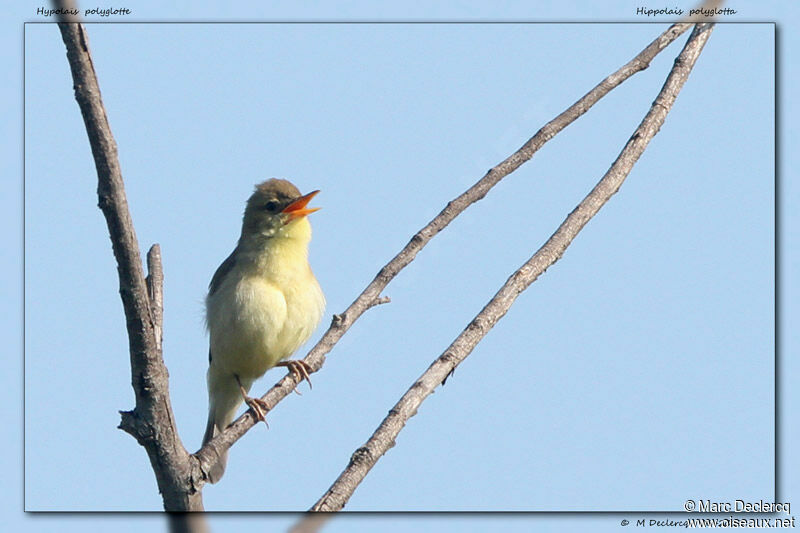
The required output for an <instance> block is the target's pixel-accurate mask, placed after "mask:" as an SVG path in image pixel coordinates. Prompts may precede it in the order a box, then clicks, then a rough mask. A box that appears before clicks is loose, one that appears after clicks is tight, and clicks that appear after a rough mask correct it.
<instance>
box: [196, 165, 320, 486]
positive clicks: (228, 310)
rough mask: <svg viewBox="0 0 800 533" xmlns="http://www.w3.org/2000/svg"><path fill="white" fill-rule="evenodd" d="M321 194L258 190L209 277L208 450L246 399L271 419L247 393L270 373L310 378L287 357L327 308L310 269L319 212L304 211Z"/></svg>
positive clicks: (271, 183) (272, 187)
mask: <svg viewBox="0 0 800 533" xmlns="http://www.w3.org/2000/svg"><path fill="white" fill-rule="evenodd" d="M318 192H319V191H313V192H310V193H308V194H305V195H302V194H300V191H299V190H298V189H297V187H295V186H294V185H292V183H291V182H289V181H287V180H282V179H270V180H267V181H265V182H263V183H261V184H259V185H257V186H256V189H255V192H253V194H252V196H250V198H249V199H248V200H247V206H246V208H245V211H244V220H243V221H242V233H241V236H240V237H239V242H238V244H237V245H236V248H235V249H234V250H233V253H231V255H229V256H228V258H227V259H225V261H223V263H222V264H221V265H220V266H219V268H218V269H217V271H216V272H215V273H214V276H213V277H212V278H211V283H210V284H209V287H208V296H207V297H206V324H207V327H208V331H209V337H210V346H209V353H208V361H209V367H208V404H209V405H208V425H207V426H206V432H205V436H204V437H203V445H205V444H206V443H207V442H208V441H209V440H211V439H212V438H213V437H214V436H215V435H217V434H218V433H219V432H221V431H222V430H224V429H225V428H226V427H227V426H228V425H229V424H230V423H231V422H232V421H233V419H234V417H235V415H236V410H237V409H238V407H239V405H241V403H242V401H244V402H245V403H246V404H247V405H248V406H249V407H250V408H251V409H252V410H253V412H254V413H255V415H256V417H257V418H259V420H264V422H266V419H265V412H266V410H267V408H266V406H265V405H264V404H263V402H262V401H261V399H260V398H251V397H250V396H248V393H249V391H250V387H251V386H252V385H253V382H254V381H255V380H256V379H258V378H260V377H261V376H263V375H264V373H265V372H266V371H267V370H269V369H270V368H272V367H274V366H286V367H288V368H289V370H290V371H291V372H292V373H293V374H294V375H295V376H296V377H298V378H300V380H302V379H303V378H305V379H306V380H308V371H309V370H310V369H309V368H308V367H307V365H306V363H305V362H303V361H294V360H291V361H285V359H287V358H288V357H289V356H291V355H292V354H293V353H294V352H295V351H296V350H297V349H298V348H299V347H300V346H301V345H302V344H303V343H305V342H306V341H307V340H308V338H309V337H310V336H311V334H312V333H313V332H314V330H315V329H316V327H317V325H318V324H319V321H320V319H321V318H322V313H323V311H324V309H325V296H324V295H323V293H322V289H321V288H320V286H319V283H317V279H316V278H315V277H314V273H313V272H312V271H311V267H310V266H309V264H308V244H309V242H310V241H311V224H310V223H309V221H308V215H309V214H311V213H313V212H314V211H317V210H318V209H319V208H307V207H306V206H307V205H308V203H309V201H310V200H311V199H312V198H313V197H314V196H315V195H316V194H317V193H318ZM310 384H311V382H310V380H309V386H310ZM226 462H227V453H226V454H225V455H223V456H221V457H220V458H219V461H218V462H217V463H216V465H215V466H214V467H213V468H212V469H211V472H209V480H210V481H211V482H212V483H216V482H217V481H218V480H219V479H220V478H221V477H222V474H223V473H224V471H225V465H226Z"/></svg>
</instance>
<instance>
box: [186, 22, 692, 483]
mask: <svg viewBox="0 0 800 533" xmlns="http://www.w3.org/2000/svg"><path fill="white" fill-rule="evenodd" d="M690 27H691V24H690V23H686V22H682V23H677V24H673V25H672V26H670V27H669V28H668V29H667V30H666V31H664V32H663V33H662V34H661V35H659V36H658V37H657V38H656V39H655V40H654V41H653V42H651V43H650V44H649V45H647V47H645V48H644V50H642V51H641V52H639V54H637V55H636V56H635V57H634V58H633V59H631V60H630V61H629V62H628V63H626V64H625V65H623V66H622V67H621V68H620V69H618V70H617V71H616V72H614V73H613V74H611V75H609V76H608V77H607V78H605V79H604V80H603V81H601V82H600V83H599V84H598V85H597V86H596V87H594V88H593V89H592V90H591V91H589V92H588V93H586V94H585V95H584V96H583V97H582V98H580V99H579V100H578V101H577V102H575V103H574V104H572V105H571V106H570V107H569V108H567V109H566V110H565V111H564V112H562V113H561V114H560V115H558V116H557V117H556V118H554V119H553V120H551V121H550V122H548V123H547V124H545V125H544V126H543V127H542V128H541V129H540V130H539V131H538V132H537V133H536V134H535V135H534V136H533V137H531V138H530V139H529V140H528V141H527V142H526V143H525V144H524V145H522V147H521V148H520V149H519V150H517V151H516V152H515V153H513V154H512V155H511V156H509V157H508V158H506V159H505V160H504V161H502V162H501V163H500V164H498V165H497V166H495V167H494V168H492V169H490V170H489V171H488V172H487V173H486V174H485V175H484V176H483V177H482V178H481V179H480V180H479V181H478V182H477V183H475V184H474V185H473V186H472V187H470V188H469V189H468V190H467V191H466V192H464V193H463V194H461V195H460V196H458V197H457V198H455V199H454V200H452V201H451V202H449V203H448V204H447V206H445V208H444V209H443V210H442V211H441V212H440V213H439V214H438V215H436V217H435V218H434V219H433V220H431V221H430V222H429V223H428V225H426V226H425V227H424V228H422V229H421V230H419V231H418V232H417V233H416V234H415V235H414V236H413V237H412V238H411V240H410V241H409V242H408V244H406V246H405V247H404V248H403V249H402V250H401V251H400V252H399V253H398V254H397V255H396V256H395V257H394V258H393V259H392V260H391V261H389V262H388V263H387V264H386V265H385V266H384V267H383V268H382V269H381V270H380V272H378V275H377V276H376V277H375V279H373V280H372V282H371V283H370V284H369V285H368V286H367V288H366V289H364V291H363V292H362V293H361V294H360V295H359V296H358V297H357V298H356V299H355V301H354V302H353V303H352V304H350V307H348V308H347V309H346V310H345V311H344V312H343V313H341V314H339V315H334V317H333V322H332V324H331V326H330V328H329V329H328V331H326V332H325V334H324V335H323V336H322V338H321V339H320V340H319V342H318V343H317V344H316V345H315V346H314V347H313V348H312V349H311V351H310V352H309V354H308V355H307V356H306V358H305V361H306V362H307V363H308V364H309V365H310V366H311V368H312V369H313V371H314V372H316V371H317V370H319V369H320V368H321V367H322V365H323V364H324V363H325V354H327V353H328V352H330V351H331V349H333V346H334V345H335V344H336V343H337V342H338V341H339V339H341V338H342V336H343V335H344V334H345V333H346V332H347V330H348V329H350V326H352V325H353V323H354V322H355V321H356V320H358V318H359V317H360V316H361V315H362V314H363V313H364V312H365V311H367V310H368V309H370V308H371V307H373V306H375V305H376V303H378V302H379V301H380V298H381V296H380V294H381V291H383V289H384V288H386V286H387V285H388V284H389V283H390V282H391V281H392V279H394V277H395V276H397V274H398V273H399V272H400V271H401V270H402V269H403V268H405V267H406V266H408V264H409V263H411V261H413V260H414V258H415V257H416V255H417V254H418V253H419V251H420V250H422V248H424V247H425V245H426V244H428V242H429V241H430V240H431V239H432V238H433V237H435V236H436V234H437V233H439V232H440V231H442V230H443V229H444V228H445V227H447V225H448V224H450V222H452V221H453V219H455V218H456V217H457V216H458V215H459V214H461V212H463V211H464V210H465V209H466V208H467V207H469V206H470V205H472V204H473V203H475V202H477V201H478V200H481V199H482V198H483V197H484V196H486V194H487V193H488V192H489V190H490V189H491V188H492V187H494V186H495V185H496V184H497V183H499V182H500V180H502V179H503V178H505V177H506V176H508V175H509V174H511V173H512V172H513V171H514V170H516V169H517V168H519V167H520V166H521V165H522V164H523V163H525V162H527V161H528V160H530V159H531V158H532V157H533V155H534V154H535V153H536V152H537V151H538V150H539V149H540V148H541V147H542V146H544V144H545V143H546V142H547V141H549V140H550V139H552V138H553V137H554V136H555V135H556V134H557V133H559V132H560V131H562V130H563V129H564V128H566V127H567V126H569V125H570V124H571V123H572V122H574V121H575V120H576V119H577V118H578V117H580V116H581V115H583V114H584V113H586V112H587V111H588V110H589V108H591V107H592V106H593V105H594V104H595V103H597V101H599V100H600V99H601V98H602V97H604V96H605V95H606V94H608V93H609V92H610V91H611V90H612V89H614V88H615V87H617V86H619V85H620V84H621V83H622V82H624V81H625V80H627V79H628V78H630V77H631V76H633V75H634V74H636V73H637V72H640V71H642V70H644V69H646V68H647V67H648V66H649V65H650V62H651V61H652V60H653V58H654V57H655V56H656V55H658V53H659V52H661V51H662V50H663V49H664V48H666V47H667V46H668V45H669V44H671V43H672V42H673V41H674V40H675V39H677V38H678V37H679V36H680V35H681V34H682V33H683V32H685V31H686V30H688V29H689V28H690ZM295 384H296V381H295V378H293V377H292V376H291V374H289V375H287V376H286V377H284V378H283V379H282V380H281V381H279V382H278V383H277V384H276V385H275V386H274V387H272V389H270V390H269V391H267V393H266V394H265V395H264V396H262V400H264V401H265V402H266V404H267V406H268V408H269V409H272V408H274V407H275V406H276V405H277V404H278V402H280V401H281V400H282V399H283V398H285V397H286V396H287V395H288V394H289V393H291V392H292V390H294V387H295ZM256 423H257V420H256V418H255V417H254V416H253V415H252V414H251V413H250V411H248V412H246V413H245V414H243V415H242V416H240V417H239V418H238V419H237V420H236V421H235V422H234V423H233V424H232V425H231V426H230V427H228V429H226V430H225V431H223V432H222V433H220V434H219V435H217V436H216V437H215V438H214V439H212V440H211V441H209V442H208V443H207V444H206V445H205V446H203V447H202V448H201V449H200V450H199V451H198V452H196V453H195V457H196V458H197V459H198V460H199V462H200V468H201V470H202V471H204V472H208V470H209V468H210V467H211V466H213V464H214V463H215V462H216V458H217V456H221V455H222V454H223V453H224V452H225V450H227V449H228V448H230V447H231V446H232V445H233V443H235V442H236V441H237V440H239V439H240V438H241V437H242V436H243V435H244V434H245V433H246V432H247V431H248V430H249V429H250V428H251V427H253V426H254V425H255V424H256Z"/></svg>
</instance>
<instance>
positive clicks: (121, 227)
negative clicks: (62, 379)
mask: <svg viewBox="0 0 800 533" xmlns="http://www.w3.org/2000/svg"><path fill="white" fill-rule="evenodd" d="M54 4H55V8H56V9H60V10H62V13H67V12H69V11H70V10H74V9H75V5H74V3H73V2H70V1H56V2H54ZM58 28H59V30H60V31H61V37H62V39H63V41H64V45H65V46H66V49H67V59H68V61H69V65H70V70H71V71H72V80H73V84H74V89H75V99H76V100H77V102H78V106H79V107H80V110H81V115H82V116H83V121H84V124H85V126H86V133H87V134H88V137H89V144H90V146H91V149H92V155H93V156H94V162H95V167H96V168H97V195H98V199H99V201H98V205H99V207H100V209H101V210H102V212H103V215H104V216H105V219H106V224H107V225H108V231H109V234H110V236H111V245H112V249H113V252H114V257H115V258H116V261H117V272H118V275H119V292H120V296H121V298H122V306H123V308H124V311H125V322H126V326H127V331H128V342H129V351H130V362H131V382H132V385H133V390H134V393H135V396H136V407H135V409H134V410H133V411H127V412H122V413H121V415H122V421H121V423H120V428H121V429H123V430H125V431H127V432H128V433H130V434H131V435H133V436H134V437H135V438H136V439H137V440H138V441H139V443H140V444H141V445H142V446H144V448H145V449H146V450H147V453H148V456H149V457H150V463H151V465H152V466H153V470H154V472H155V474H156V480H157V482H158V488H159V492H160V493H161V495H162V498H163V501H164V509H166V510H167V511H186V510H202V508H203V502H202V497H201V493H200V492H199V491H198V490H196V489H195V487H194V485H193V484H192V483H191V478H192V476H191V473H192V471H191V469H192V467H193V466H196V465H193V463H192V462H191V461H190V455H189V453H188V452H187V451H186V449H185V448H184V447H183V444H182V443H181V441H180V438H179V436H178V432H177V429H176V427H175V423H174V417H173V414H172V407H171V405H170V400H169V381H168V374H167V368H166V366H165V365H164V361H163V359H162V356H161V328H162V324H161V311H162V285H161V284H162V280H163V272H162V269H161V260H160V251H159V249H158V247H157V246H155V247H153V248H152V249H151V250H150V253H149V254H148V264H149V267H150V276H149V277H148V279H147V281H146V280H145V277H144V272H143V269H142V260H141V257H140V255H139V244H138V242H137V240H136V232H135V231H134V228H133V222H132V221H131V217H130V213H129V211H128V201H127V199H126V197H125V186H124V183H123V180H122V171H121V170H120V166H119V159H118V157H117V145H116V142H115V141H114V136H113V135H112V133H111V127H110V125H109V123H108V117H107V116H106V111H105V107H104V106H103V100H102V98H101V96H100V86H99V84H98V82H97V74H96V73H95V70H94V64H93V62H92V57H91V54H90V52H89V38H88V35H87V34H86V29H85V28H84V27H83V24H81V23H80V22H78V21H77V17H74V16H71V15H68V14H62V15H61V16H60V18H59V23H58Z"/></svg>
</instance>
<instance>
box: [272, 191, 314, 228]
mask: <svg viewBox="0 0 800 533" xmlns="http://www.w3.org/2000/svg"><path fill="white" fill-rule="evenodd" d="M317 193H319V191H311V192H310V193H308V194H306V195H304V196H301V197H300V198H298V199H297V200H295V201H294V202H292V203H290V204H289V205H287V206H286V207H285V208H284V209H283V211H281V212H282V213H286V214H287V215H289V218H288V219H287V220H286V224H288V223H289V222H291V221H292V220H294V219H296V218H301V217H304V216H306V215H310V214H311V213H313V212H314V211H319V210H320V208H319V207H312V208H311V209H306V206H307V205H308V202H310V201H311V199H312V198H314V197H315V196H316V195H317Z"/></svg>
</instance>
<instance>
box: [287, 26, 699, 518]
mask: <svg viewBox="0 0 800 533" xmlns="http://www.w3.org/2000/svg"><path fill="white" fill-rule="evenodd" d="M712 29H713V24H698V25H697V26H696V27H695V29H694V31H693V32H692V34H691V36H690V37H689V40H688V41H687V43H686V45H685V46H684V48H683V50H682V51H681V53H680V55H679V56H678V58H677V59H676V60H675V64H674V66H673V68H672V70H671V71H670V74H669V76H668V77H667V80H666V82H665V83H664V86H663V87H662V89H661V91H660V92H659V94H658V97H657V98H656V99H655V101H654V102H653V105H652V106H651V108H650V110H649V111H648V113H647V115H646V116H645V117H644V119H643V120H642V122H641V123H640V124H639V126H638V127H637V128H636V131H634V133H633V135H632V136H631V138H630V139H629V140H628V142H627V144H626V145H625V148H623V150H622V152H621V153H620V155H619V156H618V157H617V159H616V161H614V163H613V164H612V165H611V167H610V168H609V170H608V172H606V174H605V175H604V176H603V178H602V179H601V180H600V181H599V182H598V184H597V185H596V186H595V187H594V189H592V191H591V192H590V193H589V194H588V195H587V196H586V198H584V200H583V201H582V202H581V203H580V204H578V206H577V207H576V208H575V209H574V210H573V211H572V212H571V213H570V214H569V216H567V218H566V219H565V220H564V222H563V223H562V224H561V226H559V228H558V229H557V230H556V232H555V233H554V234H553V235H552V236H551V237H550V238H549V239H548V240H547V242H546V243H545V244H544V245H543V246H542V247H541V248H540V249H539V250H538V251H537V252H536V253H535V254H534V255H533V257H531V258H530V259H529V260H528V261H527V262H526V263H525V264H524V265H522V267H520V268H519V270H517V271H516V272H514V273H513V274H512V275H511V277H509V278H508V280H507V281H506V283H505V284H504V285H503V286H502V287H501V288H500V290H499V291H498V292H497V294H495V296H494V297H493V298H492V299H491V300H490V301H489V303H488V304H486V306H485V307H484V308H483V310H482V311H481V312H480V313H478V315H477V316H476V317H475V318H474V319H473V320H472V321H471V322H470V323H469V325H468V326H467V327H466V328H465V329H464V331H462V332H461V334H460V335H459V336H458V337H457V338H456V339H455V340H454V341H453V343H452V344H451V345H450V346H449V347H448V348H447V349H446V350H445V351H444V353H442V355H441V356H440V357H439V358H437V359H436V360H435V361H434V362H433V363H432V364H431V366H430V367H428V369H427V370H426V371H425V372H424V373H423V374H422V375H421V376H420V377H419V379H417V380H416V381H415V382H414V384H413V385H412V386H411V387H410V388H409V389H408V391H407V392H406V393H405V394H404V395H403V397H402V398H401V399H400V401H399V402H397V404H395V406H394V407H393V408H392V409H391V410H390V411H389V414H388V415H387V416H386V418H384V420H383V422H381V424H380V426H379V427H378V429H377V430H376V431H375V433H373V435H372V436H371V437H370V439H369V440H368V441H367V442H366V443H365V444H364V445H363V446H362V447H360V448H359V449H357V450H356V451H355V453H353V455H352V457H351V459H350V463H349V464H348V466H347V467H346V468H345V470H344V471H343V472H342V474H341V475H340V476H339V478H338V479H337V480H336V481H335V482H334V483H333V485H332V486H331V487H330V489H328V491H327V492H326V493H325V494H324V495H323V496H322V497H321V498H320V499H319V500H318V501H317V503H315V504H314V506H313V507H312V508H311V511H327V512H330V511H339V510H341V509H342V508H343V507H344V506H345V504H346V503H347V501H348V500H349V499H350V496H352V494H353V492H354V491H355V489H356V487H358V485H359V484H360V483H361V481H362V480H363V479H364V477H365V476H366V475H367V473H368V472H369V471H370V469H371V468H372V467H373V466H374V465H375V463H376V462H377V461H378V459H380V457H381V456H383V455H384V454H385V453H386V452H387V451H388V450H389V448H391V447H392V446H394V442H395V438H396V437H397V435H398V433H399V432H400V431H401V430H402V428H403V427H404V426H405V424H406V422H407V421H408V420H409V419H410V418H411V417H412V416H414V415H415V414H416V413H417V409H418V408H419V406H420V405H421V404H422V402H423V401H424V400H425V398H427V397H428V396H429V395H430V394H431V393H432V392H433V390H434V389H435V388H436V387H437V386H438V385H440V384H441V383H442V381H443V380H444V379H445V378H446V377H447V376H448V375H449V374H450V373H451V372H452V371H453V370H454V369H455V368H456V366H458V364H459V363H461V362H462V361H463V360H464V359H465V358H466V357H467V356H468V355H469V354H470V353H471V352H472V350H473V348H474V347H475V346H476V345H477V344H478V342H480V340H481V339H482V338H483V337H484V336H485V335H486V333H488V332H489V330H490V329H492V327H493V326H494V325H495V324H496V323H497V322H498V321H499V320H500V319H501V318H502V317H503V316H504V315H505V314H506V312H507V311H508V309H509V308H510V307H511V305H512V304H513V303H514V301H515V300H516V298H517V296H519V294H520V293H521V292H522V291H524V290H525V289H526V288H528V287H529V286H530V285H531V283H533V282H534V281H535V280H536V279H537V278H538V277H539V276H540V275H541V274H543V273H544V272H545V270H547V268H549V267H550V266H551V265H552V264H553V263H555V262H556V261H558V260H559V259H560V258H561V256H562V255H563V253H564V251H565V250H566V249H567V247H568V246H569V244H570V243H571V242H572V240H573V239H574V238H575V237H576V236H577V235H578V233H579V232H580V231H581V229H583V227H584V226H585V225H586V223H587V222H589V220H590V219H591V218H592V217H593V216H594V215H595V214H597V212H598V211H599V210H600V208H601V207H603V205H604V204H605V203H606V202H608V200H609V199H610V198H611V197H612V196H613V195H614V193H616V192H617V190H619V188H620V186H621V185H622V183H623V182H624V181H625V178H626V177H627V176H628V174H629V173H630V171H631V169H632V168H633V165H634V164H635V163H636V161H637V160H638V159H639V157H640V156H641V155H642V153H643V152H644V150H645V148H646V147H647V145H648V143H649V142H650V140H651V139H652V138H653V137H654V136H655V135H656V133H657V132H658V130H659V129H660V128H661V125H662V124H663V123H664V119H665V118H666V116H667V113H668V112H669V110H670V109H671V107H672V104H673V103H674V102H675V98H676V97H677V95H678V93H679V92H680V90H681V88H682V87H683V85H684V83H685V82H686V80H687V78H688V76H689V73H690V72H691V70H692V67H693V66H694V64H695V62H696V61H697V58H698V57H699V55H700V52H701V51H702V49H703V46H704V45H705V43H706V41H707V40H708V38H709V36H710V34H711V30H712ZM307 519H308V518H306V520H307ZM319 524H321V521H319V520H318V521H316V522H309V523H307V524H303V522H302V521H301V522H300V523H299V524H298V526H297V527H296V528H295V529H294V531H304V532H310V531H314V530H315V529H314V528H315V527H317V526H318V525H319Z"/></svg>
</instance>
